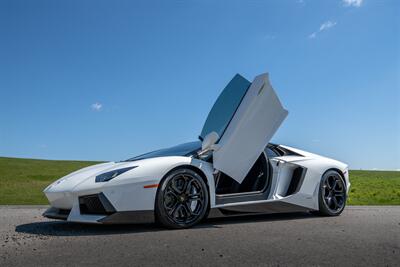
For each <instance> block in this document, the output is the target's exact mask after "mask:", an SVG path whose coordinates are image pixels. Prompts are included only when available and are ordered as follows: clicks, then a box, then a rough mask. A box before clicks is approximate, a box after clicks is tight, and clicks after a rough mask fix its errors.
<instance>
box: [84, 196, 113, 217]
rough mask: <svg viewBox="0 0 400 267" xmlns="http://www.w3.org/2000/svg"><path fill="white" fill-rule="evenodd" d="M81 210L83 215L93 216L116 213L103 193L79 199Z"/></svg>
mask: <svg viewBox="0 0 400 267" xmlns="http://www.w3.org/2000/svg"><path fill="white" fill-rule="evenodd" d="M79 209H80V212H81V214H92V215H109V214H112V213H114V212H115V208H114V207H113V206H112V205H111V203H110V201H109V200H108V199H107V198H106V196H105V195H104V194H103V193H100V194H94V195H87V196H81V197H79Z"/></svg>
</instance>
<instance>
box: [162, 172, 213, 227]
mask: <svg viewBox="0 0 400 267" xmlns="http://www.w3.org/2000/svg"><path fill="white" fill-rule="evenodd" d="M208 207H209V193H208V189H207V185H206V183H205V182H204V181H203V179H202V178H201V176H200V175H199V174H198V173H196V172H195V171H193V170H190V169H187V168H181V169H177V170H174V171H172V172H171V173H169V174H167V176H166V177H164V178H163V180H162V181H161V184H160V187H159V188H158V191H157V196H156V204H155V216H156V220H157V222H158V223H160V224H161V225H163V226H165V227H167V228H173V229H182V228H189V227H192V226H193V225H195V224H197V223H198V222H200V221H201V220H202V219H203V218H205V216H206V215H207V212H208Z"/></svg>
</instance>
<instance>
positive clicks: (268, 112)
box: [43, 74, 350, 228]
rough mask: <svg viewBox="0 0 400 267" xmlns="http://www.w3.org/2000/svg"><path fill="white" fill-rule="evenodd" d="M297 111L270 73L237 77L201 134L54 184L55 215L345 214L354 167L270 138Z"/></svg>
mask: <svg viewBox="0 0 400 267" xmlns="http://www.w3.org/2000/svg"><path fill="white" fill-rule="evenodd" d="M287 114H288V112H287V111H286V110H285V109H284V108H283V107H282V104H281V102H280V101H279V99H278V97H277V95H276V93H275V91H274V90H273V88H272V87H271V84H270V82H269V79H268V74H262V75H259V76H257V77H256V78H255V79H254V81H253V82H252V83H251V82H249V81H248V80H246V79H245V78H243V77H242V76H240V75H236V76H235V77H234V78H233V79H232V80H231V81H230V82H229V84H228V85H227V86H226V87H225V89H224V90H223V91H222V93H221V94H220V96H219V97H218V99H217V101H216V102H215V104H214V106H213V107H212V109H211V111H210V113H209V115H208V117H207V120H206V122H205V124H204V127H203V129H202V132H201V134H200V136H199V139H200V141H196V142H191V143H185V144H181V145H177V146H174V147H171V148H166V149H160V150H157V151H153V152H150V153H147V154H143V155H140V156H136V157H133V158H130V159H128V160H124V161H120V162H108V163H102V164H98V165H94V166H90V167H87V168H84V169H81V170H78V171H76V172H74V173H71V174H69V175H67V176H65V177H63V178H61V179H59V180H57V181H55V182H54V183H53V184H51V185H49V186H48V187H47V188H46V189H45V190H44V193H45V194H46V196H47V198H48V200H49V202H50V205H51V208H49V209H48V210H47V211H46V212H45V213H44V214H43V215H44V216H46V217H49V218H56V219H63V220H67V221H72V222H84V223H144V222H152V221H157V222H159V223H161V224H163V225H164V226H166V227H169V228H186V227H190V226H193V225H195V224H196V223H198V222H200V221H201V220H202V219H204V218H206V217H207V216H234V215H240V214H255V213H265V212H292V211H314V212H315V213H318V214H321V215H329V216H334V215H339V214H340V213H341V212H342V211H343V209H344V207H345V204H346V198H347V193H348V191H349V187H350V182H349V174H348V168H347V165H346V164H344V163H341V162H338V161H336V160H333V159H329V158H325V157H322V156H318V155H315V154H312V153H308V152H305V151H302V150H299V149H295V148H291V147H288V146H284V145H277V144H272V143H269V141H270V139H271V137H272V136H273V134H274V133H275V132H276V130H277V129H278V128H279V126H280V125H281V123H282V121H283V120H284V119H285V117H286V116H287Z"/></svg>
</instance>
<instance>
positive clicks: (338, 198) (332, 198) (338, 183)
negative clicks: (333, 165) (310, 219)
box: [318, 170, 347, 216]
mask: <svg viewBox="0 0 400 267" xmlns="http://www.w3.org/2000/svg"><path fill="white" fill-rule="evenodd" d="M319 189H320V190H319V212H318V214H319V215H323V216H337V215H340V214H341V213H342V212H343V210H344V207H345V206H346V200H347V196H346V183H345V182H344V179H343V177H342V175H340V173H338V172H337V171H335V170H330V171H327V172H326V173H325V174H324V175H323V176H322V178H321V183H320V188H319Z"/></svg>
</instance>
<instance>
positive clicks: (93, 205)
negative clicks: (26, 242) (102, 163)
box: [43, 193, 155, 224]
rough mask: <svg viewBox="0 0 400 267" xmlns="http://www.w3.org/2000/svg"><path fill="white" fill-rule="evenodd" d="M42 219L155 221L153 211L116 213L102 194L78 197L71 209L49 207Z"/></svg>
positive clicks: (122, 221) (113, 222)
mask: <svg viewBox="0 0 400 267" xmlns="http://www.w3.org/2000/svg"><path fill="white" fill-rule="evenodd" d="M43 216H44V217H47V218H50V219H59V220H66V221H72V222H80V223H102V224H141V223H152V222H154V221H155V217H154V211H153V210H139V211H116V209H115V208H114V206H113V205H112V204H111V202H110V201H109V200H108V199H107V197H106V196H105V195H104V194H103V193H98V194H90V195H83V196H80V197H78V199H77V201H76V202H75V203H74V205H73V207H72V209H60V208H55V207H50V208H49V209H47V210H46V211H45V212H44V213H43Z"/></svg>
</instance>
